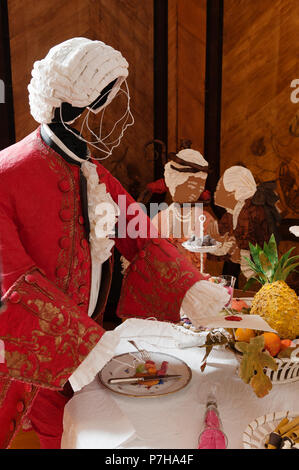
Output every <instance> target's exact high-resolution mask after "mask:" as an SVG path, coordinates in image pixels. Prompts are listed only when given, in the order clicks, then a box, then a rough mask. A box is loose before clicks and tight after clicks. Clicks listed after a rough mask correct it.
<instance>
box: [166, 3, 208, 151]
mask: <svg viewBox="0 0 299 470" xmlns="http://www.w3.org/2000/svg"><path fill="white" fill-rule="evenodd" d="M206 5H207V0H168V11H169V13H168V150H169V151H170V152H175V151H176V150H177V149H179V146H180V142H181V140H182V139H190V140H191V141H192V148H194V149H196V150H199V151H200V152H202V153H203V151H204V131H205V126H204V119H205V64H206Z"/></svg>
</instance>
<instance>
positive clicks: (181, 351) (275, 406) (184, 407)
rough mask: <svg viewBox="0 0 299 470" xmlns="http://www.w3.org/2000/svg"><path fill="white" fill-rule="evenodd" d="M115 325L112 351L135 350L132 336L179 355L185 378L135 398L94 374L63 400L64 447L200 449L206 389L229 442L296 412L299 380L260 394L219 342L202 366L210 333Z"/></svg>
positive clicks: (234, 445)
mask: <svg viewBox="0 0 299 470" xmlns="http://www.w3.org/2000/svg"><path fill="white" fill-rule="evenodd" d="M116 331H118V333H119V337H120V341H119V344H118V346H117V349H116V351H115V355H116V356H117V355H120V354H122V353H127V352H132V353H133V354H134V351H135V348H134V346H133V345H132V344H131V343H129V340H133V341H135V343H136V344H137V345H138V347H139V348H141V349H145V350H146V351H148V352H150V353H152V354H154V353H160V354H165V355H171V356H174V357H175V358H178V360H181V361H182V362H183V363H184V364H186V367H187V368H188V370H190V380H189V381H187V383H186V385H185V386H184V387H183V388H180V389H178V390H177V391H175V392H173V393H166V394H165V395H160V396H159V395H158V396H157V395H155V394H152V395H149V396H147V397H139V396H129V395H128V396H127V395H123V394H121V393H116V392H115V391H112V390H111V389H110V388H107V384H103V383H102V382H101V381H100V378H99V375H97V376H96V377H95V379H94V380H93V382H91V383H90V384H88V385H87V386H85V387H84V388H83V389H81V390H80V391H78V392H76V393H75V394H74V396H73V397H72V399H71V400H70V401H69V402H68V403H67V405H66V407H65V411H64V431H63V436H62V444H61V447H62V449H197V448H198V439H199V435H200V433H201V431H202V429H203V423H204V414H205V410H206V402H207V399H208V396H209V393H210V392H211V390H212V391H214V394H215V397H216V401H217V406H218V412H219V416H220V419H221V423H222V428H223V432H224V433H225V435H226V438H227V449H242V448H243V447H244V442H243V433H244V431H245V429H246V428H247V426H248V424H249V423H251V422H254V421H255V420H256V419H257V418H258V417H261V416H264V415H267V414H269V413H273V412H280V411H283V412H292V413H294V414H296V413H297V415H299V403H298V396H299V381H297V382H296V381H294V382H291V383H280V384H273V385H272V389H271V390H270V391H269V393H268V394H267V395H266V396H264V397H263V398H258V397H257V396H256V394H255V393H254V391H253V389H252V388H251V386H250V385H249V384H246V383H244V382H243V381H242V380H241V378H240V377H239V374H238V370H239V362H238V360H237V358H236V356H235V354H234V353H233V352H232V351H230V350H228V349H227V348H225V347H223V346H216V347H214V348H213V349H212V351H211V353H210V355H209V357H208V360H207V365H206V367H205V369H204V370H202V369H201V366H202V360H203V358H204V355H205V347H202V346H203V345H204V344H205V341H206V334H207V332H200V333H197V332H194V331H190V330H188V329H186V328H185V327H183V326H179V325H174V324H171V323H167V322H160V321H155V320H153V319H147V320H142V319H135V318H132V319H128V320H126V321H124V322H123V323H122V324H121V325H119V326H118V327H117V328H116ZM135 352H136V351H135ZM165 357H166V356H165ZM99 372H100V371H99Z"/></svg>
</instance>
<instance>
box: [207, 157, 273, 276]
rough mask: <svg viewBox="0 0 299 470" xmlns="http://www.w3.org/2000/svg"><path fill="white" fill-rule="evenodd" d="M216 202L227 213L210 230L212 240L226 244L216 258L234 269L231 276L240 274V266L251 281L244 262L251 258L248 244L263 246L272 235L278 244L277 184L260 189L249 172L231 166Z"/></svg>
mask: <svg viewBox="0 0 299 470" xmlns="http://www.w3.org/2000/svg"><path fill="white" fill-rule="evenodd" d="M214 200H215V204H216V205H218V206H220V207H223V208H224V209H226V213H225V214H224V215H223V217H222V218H221V220H220V221H219V224H214V226H213V227H211V228H210V230H211V233H212V236H214V238H216V240H218V241H222V243H223V245H222V247H221V248H220V249H219V250H218V251H217V252H216V253H215V254H216V255H218V256H223V257H224V258H223V259H224V260H225V261H228V260H229V261H231V262H232V263H233V264H234V265H235V267H234V268H232V266H230V272H229V274H234V275H236V274H238V266H236V265H240V266H241V271H242V273H243V274H244V276H245V277H246V278H249V277H250V276H251V275H252V271H251V270H250V269H249V267H248V265H247V263H246V261H245V260H244V257H245V256H246V257H250V252H249V247H248V244H249V242H251V243H253V244H256V243H258V244H259V245H261V246H262V245H263V243H264V241H265V240H266V241H267V240H268V239H269V237H270V235H271V233H274V234H275V237H276V240H277V241H278V240H279V237H278V225H279V223H280V214H279V211H278V209H277V203H278V201H279V197H278V196H277V195H276V194H275V182H274V181H269V182H265V183H262V184H260V185H259V186H257V185H256V182H255V180H254V177H253V175H252V173H251V171H250V170H248V169H247V168H245V167H242V166H232V167H231V168H228V169H227V170H226V171H225V172H224V174H223V176H222V177H221V178H220V180H219V182H218V184H217V188H216V191H215V194H214ZM217 225H218V227H219V229H218V227H217ZM218 230H219V231H218ZM224 269H225V268H224ZM232 269H235V270H234V272H232Z"/></svg>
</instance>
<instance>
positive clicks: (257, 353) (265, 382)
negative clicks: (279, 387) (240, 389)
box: [235, 335, 278, 398]
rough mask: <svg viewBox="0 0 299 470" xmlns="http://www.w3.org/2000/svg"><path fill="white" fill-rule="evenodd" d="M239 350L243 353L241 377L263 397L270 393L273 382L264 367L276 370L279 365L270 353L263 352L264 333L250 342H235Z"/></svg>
mask: <svg viewBox="0 0 299 470" xmlns="http://www.w3.org/2000/svg"><path fill="white" fill-rule="evenodd" d="M235 347H236V349H237V350H238V351H240V352H242V353H243V357H242V360H241V365H240V369H239V375H240V378H241V379H242V380H243V381H244V382H245V383H246V384H250V385H251V386H252V388H253V390H254V392H255V394H256V395H257V396H258V397H259V398H262V397H264V396H265V395H267V394H268V393H269V391H270V390H271V388H272V383H271V380H270V379H269V377H268V376H267V375H266V374H265V373H264V370H263V369H264V367H269V368H270V369H273V370H276V369H277V367H278V365H277V363H276V362H275V360H274V359H273V357H272V356H270V355H269V354H268V353H266V352H263V348H264V337H263V336H262V335H260V336H255V337H254V338H251V340H250V343H245V342H239V343H236V344H235Z"/></svg>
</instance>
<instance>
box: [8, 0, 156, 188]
mask: <svg viewBox="0 0 299 470" xmlns="http://www.w3.org/2000/svg"><path fill="white" fill-rule="evenodd" d="M25 4H26V8H22V11H20V1H19V0H8V11H9V26H10V44H11V62H12V81H13V92H14V111H15V127H16V140H20V139H22V138H23V137H24V136H26V135H27V134H28V133H30V132H31V131H32V130H34V129H35V128H36V127H37V123H36V122H35V121H34V120H33V118H32V117H31V115H30V111H29V104H28V92H27V86H28V83H29V82H30V78H31V70H32V65H33V62H34V61H36V60H39V59H42V58H43V57H45V55H46V54H47V52H48V50H49V49H50V48H51V47H52V46H54V45H56V44H58V43H60V42H62V41H65V40H66V39H69V38H72V37H76V36H83V37H87V38H89V39H97V40H102V41H104V42H106V43H107V44H109V45H110V46H112V47H114V48H116V49H118V50H120V51H121V52H122V54H123V55H124V57H125V58H126V59H127V60H128V62H129V64H130V68H129V78H128V84H129V88H130V91H131V107H132V112H133V115H134V117H135V125H134V127H131V128H129V129H128V130H127V132H126V134H125V137H124V138H123V140H122V143H121V145H120V147H118V148H117V149H115V151H114V153H113V156H112V157H111V158H109V159H108V160H105V162H103V163H104V165H105V166H106V167H107V168H108V169H109V170H110V171H111V172H112V173H113V174H114V176H116V177H117V178H118V179H119V180H120V181H121V182H122V184H123V185H124V186H125V187H126V188H127V189H128V190H130V192H131V193H132V194H133V195H135V196H136V195H137V194H138V192H139V191H140V190H141V189H143V187H144V186H145V184H146V183H147V182H149V181H151V180H152V179H153V163H152V162H147V161H145V159H144V152H143V147H144V144H145V143H146V142H147V141H149V140H151V139H153V2H152V1H151V0H149V1H148V0H147V1H142V2H136V1H135V0H64V1H63V2H61V1H60V0H51V2H48V1H47V0H40V1H38V2H36V1H35V0H26V1H25ZM125 109H126V101H125V100H123V99H122V98H117V100H115V103H113V104H112V106H111V107H109V109H108V110H107V112H106V115H107V117H106V118H105V119H106V123H108V125H107V127H106V128H107V129H109V128H111V123H114V122H115V119H116V118H119V117H120V116H121V115H122V113H123V112H124V111H125ZM92 123H93V124H95V125H96V124H97V123H96V118H94V121H92ZM109 123H110V125H109ZM94 153H95V154H96V151H95V152H94ZM100 156H102V154H100Z"/></svg>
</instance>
